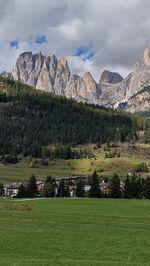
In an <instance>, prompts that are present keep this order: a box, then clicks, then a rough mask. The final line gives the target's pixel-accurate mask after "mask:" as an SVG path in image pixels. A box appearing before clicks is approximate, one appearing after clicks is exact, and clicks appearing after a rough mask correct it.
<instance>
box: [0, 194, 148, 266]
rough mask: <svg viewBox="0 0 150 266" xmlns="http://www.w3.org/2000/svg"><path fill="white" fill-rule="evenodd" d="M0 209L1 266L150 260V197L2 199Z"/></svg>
mask: <svg viewBox="0 0 150 266" xmlns="http://www.w3.org/2000/svg"><path fill="white" fill-rule="evenodd" d="M24 204H27V205H29V206H31V207H32V210H29V211H27V210H23V209H22V210H21V206H23V205H24ZM18 205H19V206H20V208H19V209H16V208H14V210H12V206H14V207H15V206H18ZM0 209H1V210H0V232H1V237H0V265H2V266H8V265H11V266H26V265H28V266H31V265H32V266H54V265H55V266H58V265H59V266H76V265H78V266H98V265H100V266H109V265H110V266H149V265H150V252H149V250H150V238H149V231H150V201H147V200H112V199H99V200H98V199H97V200H94V199H47V200H34V201H27V202H26V203H25V202H17V201H13V202H12V201H10V203H9V204H8V203H6V201H5V200H1V201H0Z"/></svg>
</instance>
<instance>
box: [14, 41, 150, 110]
mask: <svg viewBox="0 0 150 266" xmlns="http://www.w3.org/2000/svg"><path fill="white" fill-rule="evenodd" d="M12 76H13V79H14V80H19V81H21V82H24V83H27V84H29V85H32V86H34V87H36V88H38V89H42V90H46V91H49V92H53V93H55V94H59V95H64V96H66V97H68V98H74V99H76V100H77V101H84V102H89V103H94V104H99V105H104V106H106V107H113V108H117V107H118V106H120V104H121V106H122V108H124V109H125V108H128V109H127V110H130V111H132V112H134V110H136V111H137V110H138V106H142V104H144V106H145V108H149V105H148V104H149V102H148V101H147V98H148V96H147V95H149V94H148V92H144V93H142V94H139V93H140V91H141V90H142V89H143V86H144V84H145V86H147V85H150V45H148V47H147V48H146V49H145V51H144V55H143V58H142V59H140V60H138V61H137V62H136V64H135V66H134V69H133V72H132V73H130V74H129V75H128V76H127V77H126V78H125V79H123V78H122V76H121V75H120V74H118V73H116V72H111V71H108V70H104V71H103V73H102V75H101V77H100V81H99V83H96V81H95V80H94V78H93V77H92V75H91V73H90V72H89V71H87V72H86V73H85V74H84V75H83V76H82V77H80V76H78V75H73V74H72V73H71V71H70V68H69V66H68V62H67V58H66V57H65V56H62V57H61V58H60V59H57V58H56V56H55V54H53V55H48V56H44V55H43V54H42V53H41V52H39V53H38V54H32V52H24V53H22V54H21V55H20V56H19V57H18V59H17V62H16V65H15V67H14V69H13V71H12ZM134 95H137V96H136V97H133V96H134ZM131 98H132V99H131ZM135 100H136V101H137V103H136V105H134V107H133V108H132V106H133V102H134V101H135ZM139 102H141V103H142V104H141V105H139V104H138V103H139ZM124 103H126V104H124ZM128 103H130V105H129V104H128ZM125 106H126V107H125ZM129 106H130V108H129ZM135 106H136V107H135ZM139 108H141V107H139ZM139 111H140V110H139Z"/></svg>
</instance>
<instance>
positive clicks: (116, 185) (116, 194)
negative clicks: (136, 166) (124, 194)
mask: <svg viewBox="0 0 150 266" xmlns="http://www.w3.org/2000/svg"><path fill="white" fill-rule="evenodd" d="M111 197H112V198H115V199H117V198H120V197H121V190H120V179H119V177H118V175H117V174H114V175H113V178H112V183H111Z"/></svg>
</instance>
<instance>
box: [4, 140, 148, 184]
mask: <svg viewBox="0 0 150 266" xmlns="http://www.w3.org/2000/svg"><path fill="white" fill-rule="evenodd" d="M81 147H82V148H83V149H86V150H88V151H90V152H92V154H93V158H84V159H77V160H75V159H74V160H60V159H57V160H52V161H49V164H48V166H39V167H34V168H30V167H29V158H23V159H22V160H21V161H19V163H17V164H7V165H4V164H2V163H0V182H4V183H7V182H13V181H19V182H21V181H22V182H23V181H27V180H28V179H29V177H30V175H31V173H33V174H34V175H35V176H36V178H37V179H38V180H40V179H41V180H42V179H45V178H46V176H47V175H52V177H54V178H59V177H60V178H61V177H67V176H70V175H91V174H92V173H93V171H94V170H96V171H97V172H98V174H99V175H101V176H108V177H109V176H112V175H113V173H118V174H119V175H120V176H126V175H127V173H128V172H132V171H133V170H134V168H135V166H136V165H137V164H139V163H141V162H146V163H147V164H148V166H149V167H150V160H149V158H150V145H148V144H139V143H137V144H135V145H134V146H131V147H129V145H128V144H127V143H125V144H124V145H121V146H119V147H117V148H111V152H113V151H115V150H116V149H117V152H119V153H120V157H115V158H105V154H106V152H105V151H104V147H103V146H102V147H101V148H98V149H95V148H94V147H95V145H94V144H90V145H83V146H81ZM37 160H38V159H37ZM142 176H145V177H146V176H147V173H142Z"/></svg>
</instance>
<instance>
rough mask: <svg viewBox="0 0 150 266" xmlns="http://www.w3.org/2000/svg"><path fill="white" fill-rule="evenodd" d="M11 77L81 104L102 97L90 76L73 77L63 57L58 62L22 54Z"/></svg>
mask: <svg viewBox="0 0 150 266" xmlns="http://www.w3.org/2000/svg"><path fill="white" fill-rule="evenodd" d="M12 75H13V78H14V80H19V81H21V82H24V83H27V84H29V85H32V86H34V87H36V88H37V89H41V90H46V91H49V92H53V93H55V94H58V95H64V96H67V97H71V98H75V99H76V100H78V101H89V102H94V100H95V101H96V99H98V98H99V95H100V93H101V91H100V88H99V86H98V84H97V83H96V82H95V80H94V79H93V77H92V75H91V74H90V73H89V72H87V73H85V75H84V76H83V77H79V76H77V75H72V74H71V72H70V69H69V66H68V62H67V59H66V58H65V57H64V56H63V57H61V58H60V59H59V60H57V58H56V56H55V55H52V56H43V55H42V54H41V53H39V54H35V55H33V54H32V53H31V52H28V53H27V52H26V53H23V54H21V55H20V56H19V58H18V59H17V62H16V65H15V67H14V69H13V72H12Z"/></svg>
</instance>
